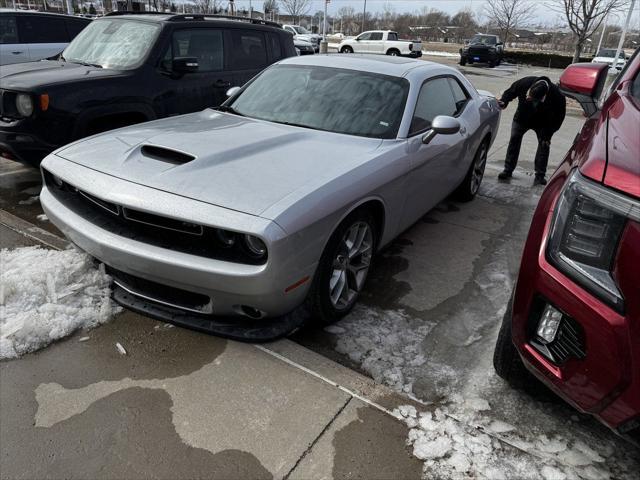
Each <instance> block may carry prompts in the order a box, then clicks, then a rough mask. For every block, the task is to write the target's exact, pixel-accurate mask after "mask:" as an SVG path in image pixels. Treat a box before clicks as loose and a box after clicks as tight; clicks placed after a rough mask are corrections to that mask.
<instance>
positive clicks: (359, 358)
mask: <svg viewBox="0 0 640 480" xmlns="http://www.w3.org/2000/svg"><path fill="white" fill-rule="evenodd" d="M432 328H433V324H432V323H429V322H425V321H424V320H416V319H414V318H412V317H411V316H409V315H407V314H406V313H404V312H403V311H395V310H383V311H378V310H374V309H372V308H369V307H366V306H363V305H357V306H356V308H355V309H354V310H353V312H352V313H350V314H349V315H348V316H347V317H346V318H344V319H343V320H342V321H341V322H340V326H336V325H332V326H330V327H327V328H325V331H326V332H328V333H332V334H334V335H337V339H336V347H335V349H336V351H338V353H341V354H343V355H347V356H348V357H349V358H350V359H351V360H352V361H354V362H358V363H359V364H360V365H361V366H362V368H363V369H364V370H365V371H367V372H368V373H369V374H370V375H371V376H372V377H373V379H374V380H375V381H376V382H378V383H383V384H385V385H388V386H389V387H391V388H393V389H395V390H397V391H399V392H404V393H408V394H411V393H412V392H413V382H414V380H415V378H416V376H417V374H418V373H419V371H420V369H421V367H422V366H423V365H424V363H425V358H424V356H423V355H422V354H421V352H420V343H421V342H422V341H423V340H424V338H425V337H426V336H427V334H428V333H429V332H430V331H431V329H432Z"/></svg>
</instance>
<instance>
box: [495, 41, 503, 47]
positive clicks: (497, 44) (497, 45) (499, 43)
mask: <svg viewBox="0 0 640 480" xmlns="http://www.w3.org/2000/svg"><path fill="white" fill-rule="evenodd" d="M500 45H504V44H503V43H502V42H498V43H496V47H499V46H500Z"/></svg>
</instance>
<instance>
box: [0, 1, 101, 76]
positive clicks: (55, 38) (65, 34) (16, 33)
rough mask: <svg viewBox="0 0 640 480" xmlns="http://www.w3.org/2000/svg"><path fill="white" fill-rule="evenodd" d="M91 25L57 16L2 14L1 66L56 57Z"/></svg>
mask: <svg viewBox="0 0 640 480" xmlns="http://www.w3.org/2000/svg"><path fill="white" fill-rule="evenodd" d="M89 23H91V20H90V19H88V18H78V17H72V16H69V15H58V14H56V13H44V12H33V11H31V10H26V11H20V10H0V65H8V64H10V63H21V62H33V61H36V60H41V59H43V58H48V57H52V56H54V55H57V54H59V53H60V52H61V51H62V50H64V48H65V47H66V46H67V45H68V44H69V42H70V41H71V40H73V39H74V38H75V37H76V35H78V33H80V32H81V31H82V29H83V28H84V27H86V26H87V25H89Z"/></svg>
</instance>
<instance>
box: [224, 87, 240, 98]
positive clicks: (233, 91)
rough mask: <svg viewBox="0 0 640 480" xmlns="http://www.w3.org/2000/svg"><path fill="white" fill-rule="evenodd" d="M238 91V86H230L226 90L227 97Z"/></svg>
mask: <svg viewBox="0 0 640 480" xmlns="http://www.w3.org/2000/svg"><path fill="white" fill-rule="evenodd" d="M239 91H240V87H231V88H230V89H229V90H227V98H231V97H233V96H234V95H235V94H236V93H238V92H239Z"/></svg>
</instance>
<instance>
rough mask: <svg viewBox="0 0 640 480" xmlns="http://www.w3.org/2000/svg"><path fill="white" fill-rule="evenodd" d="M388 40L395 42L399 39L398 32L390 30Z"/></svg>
mask: <svg viewBox="0 0 640 480" xmlns="http://www.w3.org/2000/svg"><path fill="white" fill-rule="evenodd" d="M387 40H388V41H390V42H395V41H397V40H398V34H397V33H396V32H389V34H388V35H387Z"/></svg>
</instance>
